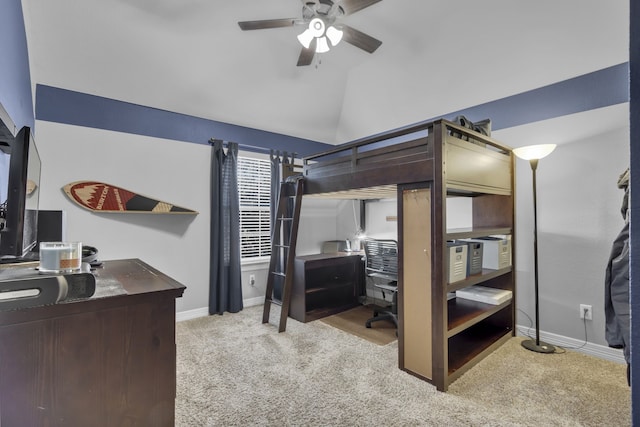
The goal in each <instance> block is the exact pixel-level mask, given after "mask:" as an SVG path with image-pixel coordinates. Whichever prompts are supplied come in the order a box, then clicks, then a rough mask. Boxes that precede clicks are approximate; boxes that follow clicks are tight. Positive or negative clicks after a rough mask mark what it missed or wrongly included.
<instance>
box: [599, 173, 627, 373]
mask: <svg viewBox="0 0 640 427" xmlns="http://www.w3.org/2000/svg"><path fill="white" fill-rule="evenodd" d="M618 187H619V188H623V189H624V190H625V194H624V198H623V201H622V207H621V212H622V216H623V218H624V220H625V224H624V227H623V228H622V231H620V233H619V234H618V236H617V237H616V239H615V240H614V242H613V246H612V248H611V255H610V256H609V262H608V264H607V269H606V274H605V298H604V313H605V318H606V329H605V339H606V340H607V343H608V344H609V346H610V347H614V348H622V349H623V350H624V358H625V360H626V361H627V364H629V363H630V361H631V358H630V350H631V348H630V346H629V344H630V341H629V337H630V329H631V316H630V309H629V169H627V170H626V171H625V172H624V173H623V174H622V175H621V176H620V178H619V179H618Z"/></svg>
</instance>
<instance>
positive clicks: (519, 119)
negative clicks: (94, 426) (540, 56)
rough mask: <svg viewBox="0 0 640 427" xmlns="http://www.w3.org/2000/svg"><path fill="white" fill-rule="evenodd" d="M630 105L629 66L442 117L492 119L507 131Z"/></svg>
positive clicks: (496, 126) (598, 72) (473, 119)
mask: <svg viewBox="0 0 640 427" xmlns="http://www.w3.org/2000/svg"><path fill="white" fill-rule="evenodd" d="M624 102H629V63H628V62H625V63H622V64H618V65H614V66H612V67H608V68H604V69H602V70H598V71H594V72H592V73H588V74H584V75H581V76H578V77H574V78H572V79H568V80H564V81H561V82H558V83H554V84H551V85H548V86H543V87H541V88H537V89H533V90H530V91H527V92H522V93H519V94H517V95H513V96H509V97H506V98H502V99H498V100H495V101H491V102H487V103H485V104H480V105H477V106H474V107H470V108H466V109H464V110H460V111H455V112H452V113H449V114H445V115H443V117H446V118H450V119H453V118H454V117H455V116H457V115H464V116H465V117H467V118H468V119H469V120H471V121H472V122H473V121H478V120H483V119H486V118H490V119H491V129H492V130H498V129H505V128H510V127H514V126H520V125H524V124H527V123H534V122H539V121H542V120H549V119H553V118H556V117H562V116H566V115H569V114H574V113H580V112H583V111H589V110H595V109H597V108H603V107H608V106H611V105H616V104H621V103H624Z"/></svg>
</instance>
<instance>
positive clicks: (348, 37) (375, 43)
mask: <svg viewBox="0 0 640 427" xmlns="http://www.w3.org/2000/svg"><path fill="white" fill-rule="evenodd" d="M342 31H343V35H342V40H344V41H345V42H347V43H350V44H352V45H354V46H355V47H359V48H360V49H362V50H365V51H367V52H369V53H373V52H375V50H376V49H377V48H379V47H380V45H381V44H382V42H381V41H380V40H378V39H374V38H373V37H371V36H370V35H367V34H365V33H363V32H362V31H358V30H356V29H355V28H352V27H350V26H348V25H342Z"/></svg>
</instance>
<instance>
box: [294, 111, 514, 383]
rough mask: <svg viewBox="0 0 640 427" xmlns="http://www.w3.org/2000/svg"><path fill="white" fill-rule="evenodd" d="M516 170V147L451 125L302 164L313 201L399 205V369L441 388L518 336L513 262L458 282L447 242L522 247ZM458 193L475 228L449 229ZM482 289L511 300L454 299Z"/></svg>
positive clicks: (427, 126)
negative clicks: (502, 242)
mask: <svg viewBox="0 0 640 427" xmlns="http://www.w3.org/2000/svg"><path fill="white" fill-rule="evenodd" d="M513 168H514V157H513V154H512V152H511V149H510V148H509V147H507V146H505V145H502V144H500V143H499V142H497V141H495V140H494V139H492V138H490V137H487V136H484V135H481V134H479V133H477V132H474V131H472V130H470V129H467V128H464V127H461V126H458V125H456V124H454V123H451V122H449V121H446V120H443V119H441V120H436V121H433V122H428V123H420V124H417V125H413V126H409V127H406V128H403V129H399V130H395V131H391V132H387V133H383V134H379V135H375V136H373V137H369V138H364V139H362V140H358V141H355V142H353V143H349V144H345V145H341V146H339V147H336V148H335V149H332V150H329V151H326V152H323V153H319V154H316V155H312V156H308V157H305V158H304V159H303V176H304V178H305V183H304V195H305V196H310V197H327V198H345V199H361V200H362V199H380V198H389V197H392V198H397V200H398V242H399V251H398V252H399V253H398V267H399V272H398V278H399V280H398V289H399V296H398V316H399V328H398V340H399V367H400V369H402V370H405V371H407V372H409V373H411V374H413V375H415V376H417V377H420V378H422V379H424V380H427V381H429V382H431V383H433V384H434V385H436V387H437V388H438V390H441V391H446V390H447V387H448V386H449V384H450V383H451V382H452V381H454V380H455V379H456V378H458V377H459V376H460V375H462V373H464V372H465V371H466V370H468V369H469V368H471V367H472V366H473V365H475V364H476V363H477V362H478V361H480V360H481V359H482V358H484V357H485V356H487V355H488V354H490V353H491V352H492V351H493V350H495V349H496V348H497V347H499V346H500V345H502V344H503V343H504V342H505V341H506V340H508V339H509V338H510V337H512V336H514V335H515V328H514V322H515V267H514V266H513V263H512V265H511V266H509V267H507V268H501V269H499V270H488V269H483V270H482V272H481V273H479V274H475V275H472V276H469V277H467V278H466V279H464V280H462V281H458V282H455V283H448V268H447V261H448V259H447V241H451V240H457V239H463V238H477V237H485V236H493V235H506V236H509V237H508V238H510V240H511V247H512V248H513V247H514V246H515V245H514V243H515V235H514V200H515V195H514V173H513ZM453 196H463V197H471V198H472V202H471V204H472V227H471V228H470V229H464V230H449V229H447V225H446V218H447V215H446V209H447V203H446V199H447V197H453ZM512 259H514V256H513V253H512ZM478 284H482V285H483V286H488V287H493V288H499V289H505V290H509V291H511V292H512V298H511V300H509V301H507V302H503V303H501V304H499V305H491V304H483V303H478V302H474V301H470V300H463V299H461V298H453V299H448V298H447V294H448V293H451V292H454V291H456V290H459V289H462V288H464V287H468V286H473V285H478Z"/></svg>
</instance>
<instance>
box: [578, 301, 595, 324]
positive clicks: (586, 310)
mask: <svg viewBox="0 0 640 427" xmlns="http://www.w3.org/2000/svg"><path fill="white" fill-rule="evenodd" d="M580 318H581V319H586V320H593V311H592V309H591V306H590V305H586V304H580Z"/></svg>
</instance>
